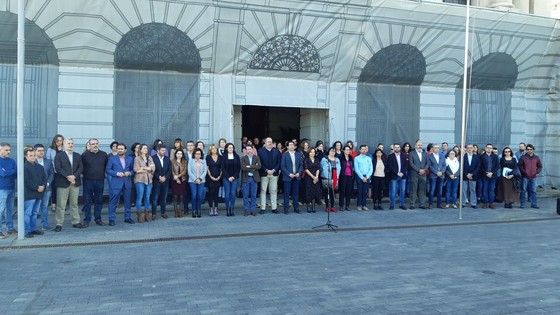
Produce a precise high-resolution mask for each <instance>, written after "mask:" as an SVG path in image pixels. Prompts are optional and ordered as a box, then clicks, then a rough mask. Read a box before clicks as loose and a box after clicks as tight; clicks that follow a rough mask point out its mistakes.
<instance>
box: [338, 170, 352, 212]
mask: <svg viewBox="0 0 560 315" xmlns="http://www.w3.org/2000/svg"><path fill="white" fill-rule="evenodd" d="M338 180H339V181H338V192H339V193H340V197H339V199H338V205H339V206H340V207H344V206H346V207H350V199H351V198H352V188H353V187H352V186H353V184H354V180H353V178H352V176H344V175H342V176H340V178H339V179H338Z"/></svg>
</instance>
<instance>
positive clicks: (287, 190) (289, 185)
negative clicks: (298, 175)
mask: <svg viewBox="0 0 560 315" xmlns="http://www.w3.org/2000/svg"><path fill="white" fill-rule="evenodd" d="M299 184H300V181H299V180H297V179H295V178H294V179H292V180H285V181H284V210H288V208H289V207H290V195H291V196H292V202H293V205H294V210H299Z"/></svg>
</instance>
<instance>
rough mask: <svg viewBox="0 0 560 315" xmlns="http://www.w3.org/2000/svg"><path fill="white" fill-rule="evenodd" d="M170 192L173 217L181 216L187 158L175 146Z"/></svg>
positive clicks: (185, 187)
mask: <svg viewBox="0 0 560 315" xmlns="http://www.w3.org/2000/svg"><path fill="white" fill-rule="evenodd" d="M171 175H172V177H173V178H172V180H171V194H172V195H173V210H175V217H176V218H181V217H183V205H184V203H185V201H184V198H185V192H186V191H187V159H186V157H185V153H184V152H183V150H182V149H181V148H177V149H176V150H175V152H174V154H173V159H172V160H171Z"/></svg>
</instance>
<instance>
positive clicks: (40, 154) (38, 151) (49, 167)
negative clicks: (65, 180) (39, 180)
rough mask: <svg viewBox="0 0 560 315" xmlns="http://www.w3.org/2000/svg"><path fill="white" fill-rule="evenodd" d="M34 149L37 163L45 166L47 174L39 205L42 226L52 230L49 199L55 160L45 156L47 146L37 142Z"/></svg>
mask: <svg viewBox="0 0 560 315" xmlns="http://www.w3.org/2000/svg"><path fill="white" fill-rule="evenodd" d="M33 149H34V150H35V156H36V158H37V161H36V163H38V164H40V165H41V166H43V170H45V176H47V183H46V187H45V191H44V192H43V198H42V199H41V206H40V207H39V214H40V215H41V226H42V227H43V230H51V229H52V228H51V227H50V226H49V200H50V199H51V195H52V189H51V184H52V182H53V180H54V166H53V162H52V161H51V160H49V159H47V158H46V157H45V147H44V146H43V145H42V144H40V143H38V144H36V145H35V146H34V147H33Z"/></svg>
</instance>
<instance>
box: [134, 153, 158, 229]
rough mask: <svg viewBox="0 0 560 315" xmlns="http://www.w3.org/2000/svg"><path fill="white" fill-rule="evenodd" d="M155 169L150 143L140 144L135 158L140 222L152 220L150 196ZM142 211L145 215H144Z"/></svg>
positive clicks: (137, 205)
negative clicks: (150, 154)
mask: <svg viewBox="0 0 560 315" xmlns="http://www.w3.org/2000/svg"><path fill="white" fill-rule="evenodd" d="M155 170H156V166H155V163H154V160H153V159H152V157H151V156H149V155H148V145H147V144H144V143H143V144H141V145H140V149H139V154H138V156H137V157H136V158H135V159H134V185H135V186H136V215H137V217H138V223H142V222H143V221H144V222H150V214H149V209H150V207H151V202H150V197H151V194H152V185H153V182H154V171H155ZM142 202H144V204H142ZM142 213H143V214H144V217H142Z"/></svg>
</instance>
